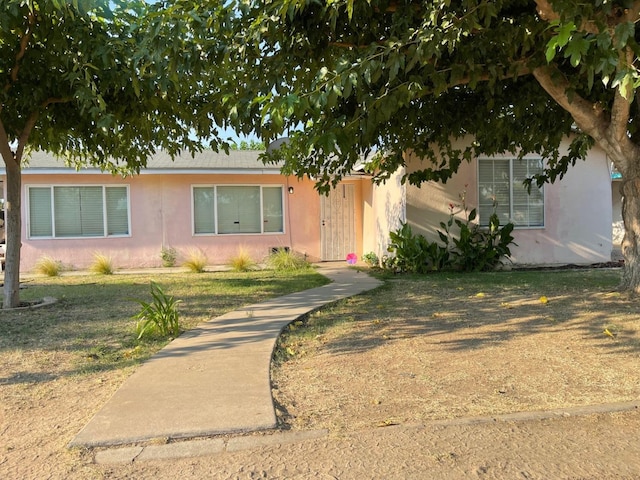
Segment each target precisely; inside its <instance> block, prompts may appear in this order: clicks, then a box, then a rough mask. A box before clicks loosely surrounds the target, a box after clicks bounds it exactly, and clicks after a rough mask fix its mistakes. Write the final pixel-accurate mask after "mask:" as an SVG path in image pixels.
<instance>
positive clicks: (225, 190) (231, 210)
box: [216, 186, 262, 234]
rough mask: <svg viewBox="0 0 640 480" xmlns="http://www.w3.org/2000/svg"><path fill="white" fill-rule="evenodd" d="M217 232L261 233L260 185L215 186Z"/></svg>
mask: <svg viewBox="0 0 640 480" xmlns="http://www.w3.org/2000/svg"><path fill="white" fill-rule="evenodd" d="M216 198H217V204H218V233H221V234H224V233H261V232H262V226H261V225H260V223H261V219H260V187H245V186H220V187H218V188H217V196H216Z"/></svg>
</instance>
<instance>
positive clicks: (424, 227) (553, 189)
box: [407, 142, 612, 264]
mask: <svg viewBox="0 0 640 480" xmlns="http://www.w3.org/2000/svg"><path fill="white" fill-rule="evenodd" d="M567 145H568V142H567ZM508 157H509V155H507V156H506V158H508ZM496 158H499V157H498V156H496ZM419 168H420V160H419V159H417V158H413V157H410V156H409V157H408V170H409V171H412V170H416V169H419ZM477 183H478V180H477V162H475V161H473V162H471V163H466V162H465V163H463V164H462V165H461V167H460V169H459V171H458V173H457V174H456V175H455V176H454V177H453V178H452V179H451V180H449V181H448V182H447V183H446V184H441V183H435V182H428V183H425V184H423V185H422V186H421V187H420V188H418V187H415V186H409V185H408V186H407V222H408V223H409V224H410V225H411V227H412V228H413V230H414V231H415V232H419V233H422V234H424V235H425V236H426V237H428V238H429V239H431V240H437V238H438V237H437V234H436V230H437V229H439V228H440V227H439V224H440V222H441V221H446V220H447V219H448V215H449V211H448V208H449V204H450V203H453V204H456V205H457V204H460V203H461V195H463V194H464V195H465V196H466V203H467V205H468V206H469V208H470V209H471V208H475V207H476V206H477V204H478V186H477ZM544 198H545V225H544V227H539V228H538V227H536V228H518V229H516V230H514V234H513V235H514V237H515V242H516V243H517V244H518V245H517V246H513V247H512V248H511V252H512V261H513V262H514V263H517V264H568V263H572V264H589V263H597V262H605V261H609V260H610V259H611V249H612V243H611V222H612V212H611V203H612V198H611V180H610V172H609V162H608V161H607V158H606V155H605V154H604V152H602V151H601V150H599V149H597V148H595V149H593V150H592V151H591V152H590V154H589V157H588V159H587V160H586V161H585V162H579V163H577V164H576V165H575V166H574V167H571V168H570V169H569V172H568V173H567V174H566V175H565V177H564V178H563V179H562V180H559V181H556V182H555V183H554V184H547V185H545V186H544Z"/></svg>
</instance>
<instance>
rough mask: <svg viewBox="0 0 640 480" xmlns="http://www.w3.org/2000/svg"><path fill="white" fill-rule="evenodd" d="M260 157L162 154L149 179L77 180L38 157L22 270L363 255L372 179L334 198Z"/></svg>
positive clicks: (87, 174) (29, 180)
mask: <svg viewBox="0 0 640 480" xmlns="http://www.w3.org/2000/svg"><path fill="white" fill-rule="evenodd" d="M258 155H259V152H253V151H234V152H231V153H230V155H228V156H227V155H226V154H223V153H220V154H218V153H215V152H211V151H208V152H203V153H201V154H198V155H196V157H195V158H192V157H191V156H190V155H184V156H183V157H179V158H177V159H175V161H173V162H172V161H171V160H170V158H168V157H167V156H165V155H163V154H158V155H156V156H154V157H153V158H151V159H150V160H149V163H148V167H147V168H146V169H144V170H143V171H142V172H141V173H140V175H136V176H131V177H125V178H123V177H119V176H113V175H110V174H108V173H102V172H100V171H99V170H95V169H83V170H80V171H75V170H73V169H70V168H67V167H65V166H64V165H63V164H62V162H61V161H58V160H57V159H55V158H54V157H51V156H49V155H47V154H43V153H39V152H36V153H35V154H34V156H33V157H32V158H31V159H30V162H29V166H28V167H27V168H24V169H23V181H22V183H23V196H22V202H23V203H22V205H23V231H22V250H21V269H22V270H23V271H28V270H31V269H32V268H33V267H34V265H35V264H36V262H37V261H38V259H40V258H41V257H43V256H48V257H51V258H53V259H56V260H58V261H61V262H62V264H63V265H65V266H66V267H68V268H70V269H80V268H86V267H87V266H89V265H91V263H93V261H94V256H95V254H96V253H100V254H102V255H105V256H108V257H110V258H111V259H112V261H113V263H114V265H115V266H116V267H117V268H138V267H156V266H160V265H161V264H162V259H161V252H162V250H163V249H168V248H172V249H175V250H176V252H177V253H178V259H177V264H180V262H181V261H182V260H184V259H185V258H186V257H187V256H188V255H189V253H190V252H192V251H201V252H202V253H204V254H205V255H206V256H207V258H208V262H209V263H210V264H212V265H215V264H225V263H227V262H228V261H229V260H230V259H231V258H232V257H233V256H234V255H237V254H238V252H239V251H240V249H243V250H245V251H246V252H248V253H249V254H250V255H251V256H252V258H253V259H254V260H256V261H262V260H263V259H264V258H265V257H266V256H267V255H268V254H269V253H270V252H271V251H272V250H273V249H275V248H288V249H291V250H293V251H295V252H298V253H299V254H301V255H304V256H305V257H306V258H307V259H309V260H310V261H322V260H343V259H344V258H345V257H346V255H347V254H348V253H357V254H358V256H360V255H362V253H363V252H362V247H363V243H366V242H364V241H363V237H364V232H363V216H364V215H365V212H364V207H363V205H364V202H363V190H366V187H365V188H363V185H369V184H370V183H371V182H370V180H369V179H367V178H364V177H362V176H354V177H350V178H347V179H345V180H344V181H343V182H342V183H341V184H340V185H339V186H338V188H337V189H335V190H334V191H333V192H332V193H331V195H329V196H328V197H324V196H320V195H319V194H318V193H317V191H316V190H315V189H314V183H313V182H312V181H310V180H306V179H305V180H298V179H294V178H290V177H286V176H283V175H281V174H280V171H279V167H277V166H265V165H263V164H262V163H261V162H260V161H259V159H258ZM366 214H367V215H368V216H369V219H370V220H372V221H374V222H375V219H373V218H372V217H371V212H370V211H367V213H366Z"/></svg>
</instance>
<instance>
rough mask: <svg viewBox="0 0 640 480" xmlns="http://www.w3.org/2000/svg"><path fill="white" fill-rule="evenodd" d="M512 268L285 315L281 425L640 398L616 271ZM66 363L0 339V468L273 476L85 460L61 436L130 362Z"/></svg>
mask: <svg viewBox="0 0 640 480" xmlns="http://www.w3.org/2000/svg"><path fill="white" fill-rule="evenodd" d="M601 274H602V275H604V276H607V275H609V276H611V277H612V278H614V277H616V275H617V273H615V272H614V273H611V272H609V273H601ZM513 275H516V274H515V273H512V274H508V275H507V276H503V277H482V282H483V283H478V282H477V279H476V280H473V279H472V280H469V281H466V280H460V279H458V278H457V277H456V278H453V279H451V281H442V279H433V280H431V279H429V278H427V279H397V280H391V281H389V282H388V283H387V286H385V287H383V288H382V289H380V290H377V291H375V292H373V293H371V294H368V295H362V296H359V297H356V298H353V299H350V300H348V301H345V302H342V303H340V304H338V305H337V306H334V307H332V308H329V309H327V310H323V311H322V312H319V313H316V314H314V315H312V316H311V317H310V318H309V319H307V320H306V322H305V324H301V323H297V324H294V325H293V327H292V328H291V329H290V331H289V332H288V333H287V335H286V336H285V337H283V339H282V341H281V348H280V353H279V357H278V359H277V361H276V362H274V367H273V370H272V378H273V385H274V390H273V392H274V398H275V400H276V403H277V406H278V408H277V411H278V415H279V418H280V422H281V424H282V428H284V429H319V428H327V429H329V430H330V432H331V434H339V435H349V434H350V432H358V431H370V430H371V429H377V428H378V427H383V426H390V425H395V424H397V425H413V424H420V423H423V422H426V421H429V420H433V419H451V418H460V417H470V416H478V415H489V414H499V413H508V412H521V411H537V410H548V409H554V408H560V407H571V406H581V405H595V404H603V403H611V402H620V401H631V400H636V399H638V398H640V381H638V371H640V321H639V320H638V318H639V317H638V308H637V300H636V299H635V298H633V297H628V296H626V295H625V294H620V293H617V292H616V291H615V290H614V289H612V288H610V285H612V284H614V283H615V278H614V279H613V280H610V281H609V282H608V283H607V282H604V283H603V285H604V286H602V287H600V286H597V285H596V286H594V283H593V278H594V277H592V275H594V274H593V273H592V272H582V273H581V274H575V275H574V274H571V273H569V274H566V275H568V276H565V277H562V278H560V277H555V279H551V278H550V280H549V282H548V283H546V285H547V286H546V287H545V286H544V285H545V282H542V284H538V283H535V281H530V280H527V279H529V278H535V275H538V276H540V275H556V274H547V273H544V274H540V273H538V274H533V273H530V274H523V275H524V276H523V277H517V276H516V277H514V276H513ZM526 275H533V276H534V277H528V276H526ZM563 275H564V274H563ZM580 275H583V276H580ZM595 275H597V273H596V274H595ZM445 280H446V279H445ZM596 283H597V282H596ZM321 324H322V325H323V326H320V325H321ZM327 325H330V326H327ZM36 333H37V332H36ZM36 333H34V335H35V334H36ZM42 341H43V342H44V343H46V341H45V340H44V339H43V340H42ZM283 359H284V360H283ZM76 365H77V358H75V353H74V352H71V351H68V352H67V351H64V350H47V349H39V348H37V346H33V345H30V346H29V348H22V347H21V346H20V345H15V346H14V348H5V349H3V351H2V353H1V355H0V478H3V479H42V478H52V479H58V478H60V479H63V478H65V479H66V478H78V479H91V478H180V477H181V476H183V478H186V477H187V476H188V475H187V473H188V472H196V473H193V476H192V477H190V478H204V477H198V476H197V475H204V474H203V473H202V472H209V474H208V475H207V478H286V476H285V477H270V476H268V475H267V476H264V477H263V476H260V475H259V472H258V473H255V472H254V473H255V476H253V475H254V473H251V472H249V473H245V474H237V475H232V474H229V476H224V477H216V476H215V474H214V473H212V472H215V471H217V470H216V468H218V467H215V468H214V466H212V465H213V464H212V463H211V460H210V459H206V458H204V459H190V460H188V461H185V460H183V461H180V462H164V463H161V464H157V463H156V464H152V463H150V464H138V465H135V466H132V465H124V466H103V465H96V464H94V463H93V455H92V452H91V451H87V450H81V449H75V450H68V449H67V448H66V445H67V443H68V442H69V441H70V440H71V439H72V438H73V437H74V436H75V434H76V433H77V432H78V431H79V430H80V429H81V428H82V427H83V426H84V424H85V423H86V422H87V421H88V420H89V419H90V418H91V416H92V415H93V414H94V413H95V412H96V411H97V410H98V409H99V408H100V407H101V406H102V405H103V404H104V403H105V402H106V401H107V399H108V398H109V397H110V396H111V395H112V394H113V392H114V391H115V390H116V389H117V388H118V387H119V385H121V384H122V382H123V381H124V380H125V378H126V377H127V376H128V375H130V374H131V373H132V371H133V370H134V369H135V366H131V367H125V368H121V369H116V370H102V371H87V372H82V373H78V374H73V375H69V374H65V372H69V371H73V370H74V368H75V366H76ZM558 428H560V427H558ZM556 433H557V432H556ZM367 438H368V437H367ZM371 441H372V442H373V440H371ZM292 448H293V447H292ZM445 453H446V452H445ZM445 453H443V455H444V454H445ZM291 454H295V450H292V453H291ZM352 454H353V453H352ZM385 455H387V456H388V454H385ZM398 455H404V453H402V452H401V451H400V450H398ZM229 458H230V459H232V460H233V461H240V459H242V461H251V460H250V456H244V457H243V456H238V457H229ZM385 458H387V457H385ZM425 458H426V457H425ZM434 458H435V457H434ZM432 460H433V459H432ZM230 461H231V460H230ZM404 461H409V459H405V460H404ZM434 462H436V461H435V460H434ZM438 462H440V460H438ZM214 463H215V462H214ZM436 463H437V462H436ZM281 466H282V465H281ZM219 468H220V469H222V468H223V466H222V465H220V466H219ZM238 468H241V467H238ZM219 471H222V470H219ZM243 471H244V470H243ZM197 472H199V473H197ZM250 473H251V474H250ZM264 475H266V474H264ZM296 478H308V477H304V476H300V477H296ZM314 478H315V477H314ZM317 478H320V477H317ZM322 478H329V477H322ZM330 478H335V477H330ZM345 478H347V477H345ZM387 478H389V477H387ZM403 478H404V477H403ZM585 478H586V477H585ZM594 478H595V477H594Z"/></svg>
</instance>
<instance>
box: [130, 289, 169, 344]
mask: <svg viewBox="0 0 640 480" xmlns="http://www.w3.org/2000/svg"><path fill="white" fill-rule="evenodd" d="M151 296H152V297H153V301H152V302H150V303H148V302H144V301H142V300H136V301H137V302H138V303H139V304H140V305H141V306H142V310H140V312H138V313H137V314H135V315H134V316H133V318H136V319H137V320H138V323H137V324H136V333H137V334H138V340H139V339H141V338H142V337H144V336H150V335H154V334H155V335H159V336H161V337H172V338H176V337H177V336H178V335H180V323H179V321H178V303H180V300H175V299H174V298H173V297H170V296H168V295H166V294H165V293H164V292H163V291H162V289H161V288H160V287H159V286H158V284H156V283H155V282H151Z"/></svg>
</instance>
